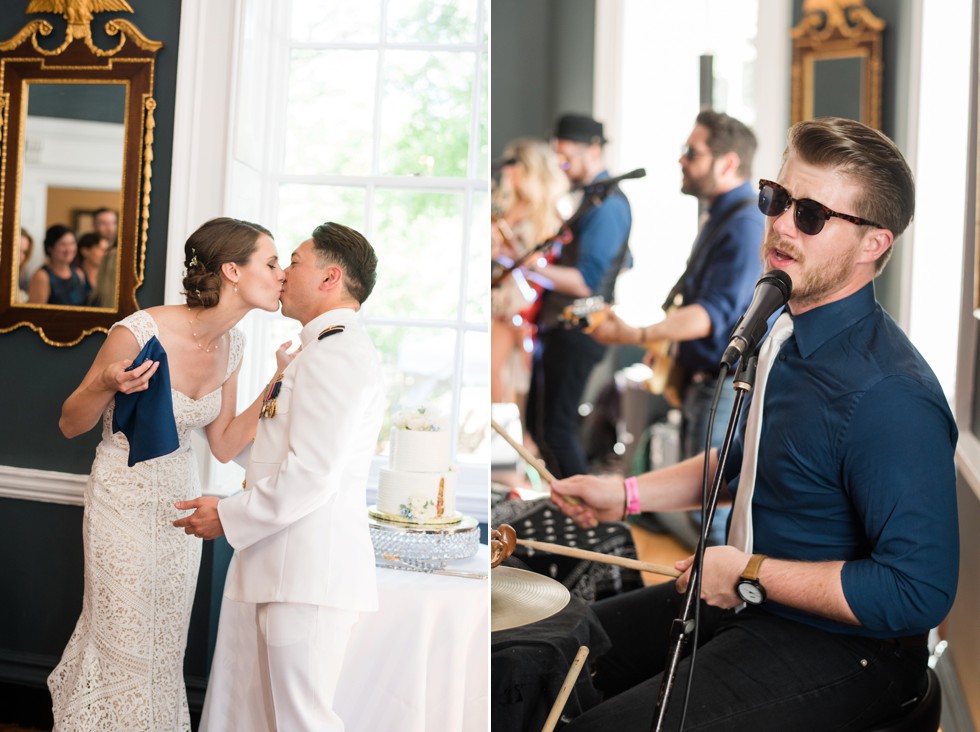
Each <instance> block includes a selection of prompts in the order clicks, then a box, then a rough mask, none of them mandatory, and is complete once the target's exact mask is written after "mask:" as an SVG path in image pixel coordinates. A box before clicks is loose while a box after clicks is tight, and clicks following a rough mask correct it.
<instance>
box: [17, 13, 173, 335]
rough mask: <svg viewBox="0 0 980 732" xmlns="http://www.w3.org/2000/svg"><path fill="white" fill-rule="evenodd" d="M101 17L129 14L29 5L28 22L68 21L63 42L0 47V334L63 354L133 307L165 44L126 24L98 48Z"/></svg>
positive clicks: (115, 26) (114, 27) (22, 35)
mask: <svg viewBox="0 0 980 732" xmlns="http://www.w3.org/2000/svg"><path fill="white" fill-rule="evenodd" d="M107 11H124V12H129V13H132V12H133V9H132V8H131V7H130V5H129V4H128V3H127V2H126V0H31V2H30V4H29V5H28V7H27V13H55V14H58V15H62V16H64V18H65V19H66V20H67V21H68V25H67V30H66V31H65V37H64V39H62V40H59V39H57V38H55V37H54V36H53V30H54V27H53V26H52V24H51V23H49V22H48V21H47V20H30V21H29V22H28V23H27V25H25V26H24V27H23V28H22V29H21V30H20V32H18V33H17V34H16V35H15V36H14V37H13V38H10V39H9V40H6V41H0V333H2V332H7V331H10V330H13V329H15V328H19V327H22V326H26V327H29V328H32V329H34V330H35V331H37V332H38V334H40V336H41V338H42V339H43V340H44V341H45V342H46V343H50V344H52V345H57V346H70V345H74V344H76V343H78V342H79V341H80V340H81V339H82V338H84V337H85V336H86V335H88V334H90V333H93V332H96V331H107V330H108V328H109V326H110V325H112V324H113V323H114V322H115V321H117V320H119V319H120V318H121V317H124V316H126V315H128V314H130V313H132V312H134V311H135V310H137V309H138V307H139V306H138V305H137V302H136V290H137V288H138V287H139V286H140V285H141V284H142V282H143V266H144V260H145V253H146V237H147V230H148V226H149V205H150V180H151V163H152V160H153V149H152V146H153V126H154V121H153V114H154V108H155V107H156V102H155V101H154V98H153V78H154V64H155V60H156V53H157V51H158V50H159V49H160V48H161V46H162V44H161V43H158V42H155V41H151V40H149V39H148V38H146V37H145V36H144V35H143V34H142V33H140V31H139V30H138V29H137V28H136V27H135V26H134V25H133V24H132V23H130V22H129V21H128V20H125V19H122V18H115V19H113V20H109V21H107V22H106V23H105V26H104V33H105V35H106V36H107V37H108V39H109V41H110V43H108V44H107V47H102V46H101V45H98V44H96V43H95V41H94V40H93V36H92V25H93V24H94V22H93V21H94V19H93V13H100V12H107ZM113 219H115V227H113V226H112V221H113ZM58 227H61V228H58ZM112 228H115V229H116V231H115V232H112ZM22 231H26V233H27V234H28V235H29V236H30V237H31V239H32V240H33V245H32V247H31V248H30V251H26V240H23V239H22V235H21V234H22ZM46 234H47V236H46ZM96 234H97V235H96ZM113 236H114V238H115V241H112V239H113ZM22 241H23V242H25V244H23V245H22ZM79 244H81V245H82V246H81V247H79ZM80 249H82V250H84V254H85V257H84V258H82V259H78V260H76V263H75V264H71V263H70V262H71V259H72V258H73V257H75V256H76V254H77V253H78V252H79V250H80ZM97 260H98V261H97ZM22 264H23V266H22Z"/></svg>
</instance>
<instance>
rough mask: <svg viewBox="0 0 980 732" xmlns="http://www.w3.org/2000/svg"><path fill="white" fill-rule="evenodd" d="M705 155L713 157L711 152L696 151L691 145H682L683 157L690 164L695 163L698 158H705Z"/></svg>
mask: <svg viewBox="0 0 980 732" xmlns="http://www.w3.org/2000/svg"><path fill="white" fill-rule="evenodd" d="M705 155H711V151H710V150H696V149H695V148H693V147H691V146H690V145H681V157H682V158H684V159H685V160H687V162H689V163H693V162H694V161H695V160H697V159H698V158H703V157H704V156H705Z"/></svg>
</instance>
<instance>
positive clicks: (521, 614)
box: [490, 567, 570, 631]
mask: <svg viewBox="0 0 980 732" xmlns="http://www.w3.org/2000/svg"><path fill="white" fill-rule="evenodd" d="M569 597H570V595H569V593H568V588H567V587H565V585H563V584H562V583H561V582H558V581H557V580H553V579H551V577H545V576H544V575H543V574H538V573H537V572H528V571H527V570H525V569H516V568H515V567H495V568H494V569H492V570H490V630H491V631H495V630H507V629H509V628H517V627H519V626H521V625H529V624H530V623H536V622H538V621H539V620H544V619H545V618H548V617H551V616H552V615H554V614H555V613H557V612H559V611H560V610H561V609H562V608H564V607H565V605H567V604H568V600H569Z"/></svg>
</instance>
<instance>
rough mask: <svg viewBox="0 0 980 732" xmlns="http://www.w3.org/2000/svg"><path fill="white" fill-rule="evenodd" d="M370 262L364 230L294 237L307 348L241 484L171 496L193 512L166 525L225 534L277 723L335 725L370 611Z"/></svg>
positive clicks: (289, 290) (377, 407) (377, 405)
mask: <svg viewBox="0 0 980 732" xmlns="http://www.w3.org/2000/svg"><path fill="white" fill-rule="evenodd" d="M376 266H377V256H376V255H375V253H374V250H373V249H372V247H371V245H370V244H369V243H368V242H367V240H366V239H365V238H364V237H363V236H361V235H360V234H359V233H357V232H356V231H354V230H352V229H349V228H347V227H346V226H341V225H339V224H334V223H325V224H323V225H321V226H319V227H317V228H316V230H315V231H314V232H313V235H312V238H310V239H307V240H306V241H304V242H303V243H302V244H301V245H300V246H299V247H298V248H297V249H296V251H295V252H294V253H293V255H292V259H291V263H290V265H289V267H288V268H287V269H286V281H285V284H284V285H283V290H282V296H281V301H282V313H283V315H285V316H288V317H291V318H295V319H297V320H299V321H300V323H302V325H303V329H302V332H301V334H300V338H301V341H302V348H301V350H300V351H299V352H298V353H297V354H296V355H295V357H294V358H293V360H292V361H291V362H290V364H289V365H288V366H287V367H286V369H285V370H284V372H283V373H282V374H280V375H279V376H277V378H276V379H274V380H273V382H272V383H271V384H270V386H269V387H268V388H267V390H266V397H265V399H266V401H265V405H264V406H263V411H262V418H261V419H260V420H259V426H258V431H257V433H256V435H255V443H254V444H253V445H252V448H251V455H250V457H249V460H248V467H247V468H246V472H245V490H244V491H242V492H240V493H236V494H235V495H232V496H229V497H228V498H223V499H220V500H218V499H217V498H215V497H209V496H204V497H201V498H196V499H194V500H192V501H183V502H180V503H178V504H177V508H179V509H191V508H196V509H197V510H196V511H195V512H194V513H193V514H192V515H190V516H187V517H185V518H182V519H180V520H179V521H176V522H175V523H174V525H175V526H178V527H183V528H184V530H185V531H186V532H187V533H189V534H194V535H195V536H199V537H201V538H203V539H213V538H215V537H216V536H219V535H221V534H222V533H223V534H224V535H225V536H226V537H227V539H228V543H229V544H231V546H232V547H233V548H234V549H235V557H234V559H233V561H232V564H231V566H230V568H229V570H228V578H227V580H226V583H225V598H226V599H231V600H235V601H238V602H241V603H250V604H252V603H254V605H255V616H254V622H255V624H256V628H255V629H254V631H253V632H257V638H258V647H257V648H255V647H252V648H251V649H247V648H246V649H243V648H236V651H235V652H236V653H239V654H240V653H243V652H244V653H252V654H255V655H256V656H257V657H256V658H254V659H252V660H253V661H254V664H255V665H257V666H258V668H259V671H260V673H261V674H263V676H265V678H263V679H262V692H263V697H264V699H263V707H264V709H263V711H264V716H265V719H266V720H267V724H268V725H270V726H271V725H272V724H274V725H275V727H274V728H275V729H277V730H280V731H281V732H294V731H297V732H301V731H303V730H309V731H310V732H313V731H314V730H315V731H316V732H322V731H323V730H342V729H343V722H342V721H341V720H340V718H339V717H337V715H336V714H335V713H334V712H333V711H332V709H331V707H332V705H333V695H334V689H335V687H336V683H337V679H338V676H339V673H340V669H341V666H342V663H343V658H344V651H345V649H346V646H347V640H348V638H349V635H350V629H351V626H353V624H354V622H355V620H356V619H357V616H358V613H359V612H360V611H369V610H376V609H377V588H376V584H375V567H374V550H373V547H372V544H371V539H370V535H369V533H368V522H367V511H366V506H367V500H366V495H365V492H366V486H367V480H368V469H369V466H370V463H371V458H372V456H373V455H374V451H375V445H376V442H377V437H378V433H379V431H380V429H381V423H382V418H383V415H384V409H385V397H384V388H383V383H382V372H381V364H380V360H379V358H378V355H377V353H376V351H375V349H374V346H373V345H372V343H371V341H370V339H369V337H368V335H367V333H366V331H365V328H364V326H363V324H362V323H361V322H360V318H359V315H358V312H357V311H358V310H359V309H360V306H361V304H362V303H363V302H364V301H365V300H366V299H367V297H368V295H370V294H371V290H372V288H373V287H374V283H375V279H376V273H375V270H376ZM277 382H279V385H277ZM250 630H251V629H250ZM248 665H249V666H252V664H248ZM252 667H253V668H254V666H252ZM218 672H219V671H218V669H217V666H216V669H215V673H218ZM211 684H212V685H216V679H215V678H214V676H213V675H212V679H211ZM218 685H221V684H218ZM252 701H253V702H254V701H255V700H254V699H253V700H252ZM232 706H234V703H233V704H232ZM229 711H232V710H229ZM221 716H224V715H221ZM214 721H215V720H214V717H213V716H212V719H211V724H210V732H216V729H215V724H214ZM250 722H251V723H252V724H255V723H256V722H257V720H254V719H253V720H250ZM261 727H262V725H261V723H259V724H258V728H261ZM228 729H231V728H230V727H229V728H228Z"/></svg>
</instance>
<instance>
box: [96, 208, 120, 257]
mask: <svg viewBox="0 0 980 732" xmlns="http://www.w3.org/2000/svg"><path fill="white" fill-rule="evenodd" d="M92 222H93V225H94V226H95V232H96V233H97V234H98V235H99V236H101V237H102V238H103V239H105V240H106V241H107V242H109V248H110V249H113V248H115V246H116V237H117V236H118V234H119V213H118V212H116V211H113V210H112V209H111V208H100V209H98V210H97V211H96V212H95V213H93V214H92Z"/></svg>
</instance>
